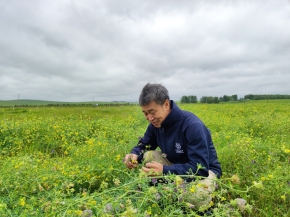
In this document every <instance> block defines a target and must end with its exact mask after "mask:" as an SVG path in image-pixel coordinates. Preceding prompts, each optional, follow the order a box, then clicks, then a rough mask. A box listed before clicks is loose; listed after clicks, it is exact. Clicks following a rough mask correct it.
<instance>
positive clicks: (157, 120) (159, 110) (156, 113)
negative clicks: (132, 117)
mask: <svg viewBox="0 0 290 217" xmlns="http://www.w3.org/2000/svg"><path fill="white" fill-rule="evenodd" d="M141 108H142V112H143V113H144V115H145V117H146V119H147V120H148V121H149V122H150V123H151V124H153V126H154V127H156V128H159V127H161V123H162V122H163V121H164V119H165V118H166V117H167V115H168V114H169V113H170V111H171V109H170V102H169V100H166V101H165V102H164V104H163V105H158V104H156V102H155V101H152V102H151V103H149V104H148V105H146V106H141Z"/></svg>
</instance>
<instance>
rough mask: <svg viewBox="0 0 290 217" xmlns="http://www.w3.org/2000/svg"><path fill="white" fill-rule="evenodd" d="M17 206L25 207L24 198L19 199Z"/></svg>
mask: <svg viewBox="0 0 290 217" xmlns="http://www.w3.org/2000/svg"><path fill="white" fill-rule="evenodd" d="M19 204H20V206H25V204H26V203H25V198H21V199H20V200H19Z"/></svg>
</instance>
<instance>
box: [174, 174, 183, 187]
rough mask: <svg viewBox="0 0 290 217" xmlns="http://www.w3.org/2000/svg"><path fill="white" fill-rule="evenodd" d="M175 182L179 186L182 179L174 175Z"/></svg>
mask: <svg viewBox="0 0 290 217" xmlns="http://www.w3.org/2000/svg"><path fill="white" fill-rule="evenodd" d="M175 183H176V185H177V186H179V185H181V184H182V183H183V179H182V178H181V177H180V176H175Z"/></svg>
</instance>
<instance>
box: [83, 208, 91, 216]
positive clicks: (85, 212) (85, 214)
mask: <svg viewBox="0 0 290 217" xmlns="http://www.w3.org/2000/svg"><path fill="white" fill-rule="evenodd" d="M81 216H82V217H92V216H93V211H92V210H90V209H85V210H84V211H83V212H82V215H81Z"/></svg>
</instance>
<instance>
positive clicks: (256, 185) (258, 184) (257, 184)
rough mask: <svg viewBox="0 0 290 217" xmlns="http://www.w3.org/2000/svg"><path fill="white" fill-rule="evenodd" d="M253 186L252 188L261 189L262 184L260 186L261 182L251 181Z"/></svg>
mask: <svg viewBox="0 0 290 217" xmlns="http://www.w3.org/2000/svg"><path fill="white" fill-rule="evenodd" d="M253 185H254V187H256V188H263V184H262V182H256V181H253Z"/></svg>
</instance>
